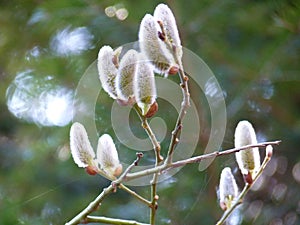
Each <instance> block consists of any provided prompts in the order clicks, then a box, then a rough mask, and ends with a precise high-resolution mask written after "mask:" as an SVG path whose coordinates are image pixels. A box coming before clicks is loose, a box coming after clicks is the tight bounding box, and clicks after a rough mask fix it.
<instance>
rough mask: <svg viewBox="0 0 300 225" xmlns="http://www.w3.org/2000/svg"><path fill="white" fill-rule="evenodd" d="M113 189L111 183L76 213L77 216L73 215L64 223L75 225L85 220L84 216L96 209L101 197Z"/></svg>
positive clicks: (101, 199)
mask: <svg viewBox="0 0 300 225" xmlns="http://www.w3.org/2000/svg"><path fill="white" fill-rule="evenodd" d="M114 190H115V188H114V186H113V185H112V184H111V185H109V186H108V187H107V188H104V189H103V191H102V192H101V193H100V194H99V195H98V196H97V198H96V199H95V200H94V201H92V202H90V204H89V205H88V206H87V207H86V208H85V209H84V210H82V211H81V212H80V213H79V214H77V216H75V217H74V218H73V219H72V220H71V221H70V222H67V223H66V224H65V225H75V224H79V223H83V222H85V219H86V217H87V216H88V215H89V214H91V213H92V212H94V211H95V210H97V208H98V206H99V205H100V203H101V202H102V201H103V199H104V198H105V197H106V196H107V195H108V194H110V193H112V192H113V191H114Z"/></svg>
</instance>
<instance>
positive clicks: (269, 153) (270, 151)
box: [266, 145, 273, 158]
mask: <svg viewBox="0 0 300 225" xmlns="http://www.w3.org/2000/svg"><path fill="white" fill-rule="evenodd" d="M272 155H273V146H272V145H267V147H266V156H267V157H268V158H271V157H272Z"/></svg>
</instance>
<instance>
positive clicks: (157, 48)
mask: <svg viewBox="0 0 300 225" xmlns="http://www.w3.org/2000/svg"><path fill="white" fill-rule="evenodd" d="M159 32H161V28H160V26H159V24H158V22H157V20H156V19H155V18H154V17H153V16H152V15H150V14H146V15H145V16H144V18H143V19H142V22H141V24H140V30H139V45H140V49H141V52H142V53H143V54H144V55H145V56H146V57H147V59H149V60H150V61H151V63H152V64H153V65H154V67H155V72H157V73H160V74H165V76H167V75H168V71H169V69H170V67H171V66H174V65H176V63H175V60H174V57H173V55H172V54H171V52H170V51H169V50H168V49H167V46H166V43H165V42H164V41H162V40H160V39H159V37H158V33H159Z"/></svg>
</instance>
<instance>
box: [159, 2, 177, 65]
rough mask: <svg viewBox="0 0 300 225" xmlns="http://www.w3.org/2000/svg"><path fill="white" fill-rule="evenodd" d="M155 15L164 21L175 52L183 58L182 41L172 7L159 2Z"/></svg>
mask: <svg viewBox="0 0 300 225" xmlns="http://www.w3.org/2000/svg"><path fill="white" fill-rule="evenodd" d="M153 16H154V18H155V19H156V20H157V21H160V22H161V23H162V27H163V28H164V30H165V35H166V37H167V39H168V40H169V41H170V43H171V44H172V46H173V47H175V53H176V54H177V57H178V59H179V60H181V58H182V47H181V41H180V38H179V32H178V29H177V25H176V20H175V17H174V15H173V13H172V11H171V9H170V8H169V7H168V6H167V5H165V4H159V5H158V6H156V8H155V10H154V14H153Z"/></svg>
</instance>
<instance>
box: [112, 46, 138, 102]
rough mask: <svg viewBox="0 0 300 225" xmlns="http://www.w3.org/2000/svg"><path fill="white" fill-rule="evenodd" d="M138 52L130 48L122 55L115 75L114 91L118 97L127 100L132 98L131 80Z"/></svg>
mask: <svg viewBox="0 0 300 225" xmlns="http://www.w3.org/2000/svg"><path fill="white" fill-rule="evenodd" d="M137 59H138V52H137V51H135V50H133V49H131V50H129V51H127V52H126V54H125V55H124V56H123V57H122V59H121V61H120V65H119V71H118V74H117V77H116V91H117V96H118V99H119V100H121V101H124V102H128V101H130V100H132V99H134V98H133V96H134V91H133V80H134V75H135V71H136V64H137Z"/></svg>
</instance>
